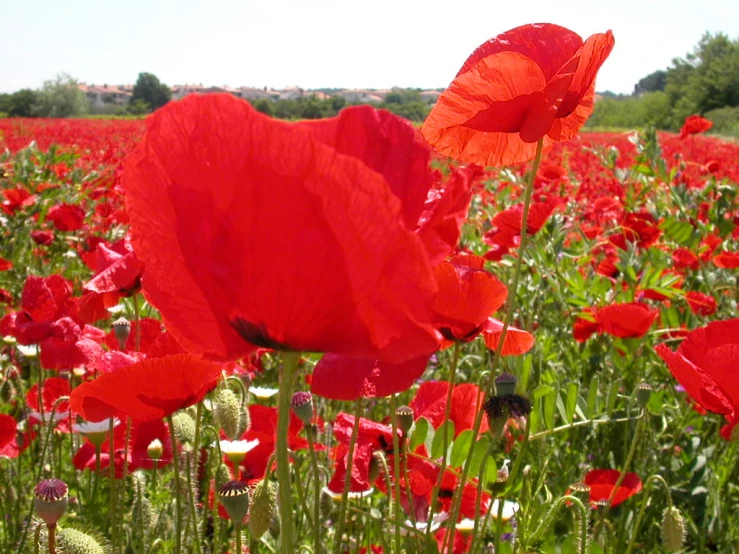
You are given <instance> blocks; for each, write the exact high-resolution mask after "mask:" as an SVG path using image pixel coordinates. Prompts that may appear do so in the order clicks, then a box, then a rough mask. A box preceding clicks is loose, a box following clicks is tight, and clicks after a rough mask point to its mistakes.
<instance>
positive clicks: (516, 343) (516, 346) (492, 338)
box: [482, 317, 534, 356]
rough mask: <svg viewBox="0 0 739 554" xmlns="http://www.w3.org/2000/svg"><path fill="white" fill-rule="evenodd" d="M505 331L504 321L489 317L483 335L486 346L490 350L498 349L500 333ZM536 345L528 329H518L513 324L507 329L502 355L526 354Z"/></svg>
mask: <svg viewBox="0 0 739 554" xmlns="http://www.w3.org/2000/svg"><path fill="white" fill-rule="evenodd" d="M502 332H503V322H502V321H499V320H497V319H495V318H494V317H489V318H488V320H487V322H486V323H485V327H484V328H483V331H482V335H483V337H484V339H485V346H487V347H488V348H489V349H490V350H493V351H497V350H498V343H499V342H500V335H501V333H502ZM533 346H534V336H533V335H532V334H531V333H529V332H528V331H524V330H522V329H517V328H516V327H513V326H511V325H509V326H508V329H507V330H506V334H505V339H504V340H503V350H502V351H501V353H500V355H501V356H520V355H521V354H525V353H526V352H528V351H529V350H531V348H533Z"/></svg>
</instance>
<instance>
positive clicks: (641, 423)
mask: <svg viewBox="0 0 739 554" xmlns="http://www.w3.org/2000/svg"><path fill="white" fill-rule="evenodd" d="M645 419H646V418H645V417H642V418H641V419H639V421H637V422H636V427H635V429H634V438H633V439H631V447H630V448H629V453H628V454H627V455H626V461H625V462H624V467H623V469H622V470H621V474H620V475H619V476H618V479H616V484H615V485H613V490H612V491H611V496H610V497H609V498H608V504H606V507H605V508H603V511H602V512H601V514H600V517H599V518H598V524H597V525H596V526H595V529H594V530H593V540H594V541H595V540H598V535H599V534H600V531H601V529H602V528H603V524H604V523H605V520H606V514H607V513H608V510H610V509H611V506H612V505H613V501H614V500H615V498H616V494H617V493H618V489H619V487H620V486H621V483H623V482H624V479H625V478H626V472H627V471H628V468H629V465H630V464H631V460H633V458H634V454H635V453H636V445H637V444H639V437H640V435H641V430H642V427H644V420H645Z"/></svg>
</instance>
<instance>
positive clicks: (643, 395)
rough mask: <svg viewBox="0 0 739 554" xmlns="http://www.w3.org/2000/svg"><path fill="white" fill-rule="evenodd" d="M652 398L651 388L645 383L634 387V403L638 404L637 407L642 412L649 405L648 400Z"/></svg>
mask: <svg viewBox="0 0 739 554" xmlns="http://www.w3.org/2000/svg"><path fill="white" fill-rule="evenodd" d="M651 396H652V386H651V385H649V384H647V383H641V384H640V385H638V386H637V387H636V401H637V402H638V403H639V407H640V408H641V409H642V410H643V409H644V408H646V407H647V404H649V399H650V398H651Z"/></svg>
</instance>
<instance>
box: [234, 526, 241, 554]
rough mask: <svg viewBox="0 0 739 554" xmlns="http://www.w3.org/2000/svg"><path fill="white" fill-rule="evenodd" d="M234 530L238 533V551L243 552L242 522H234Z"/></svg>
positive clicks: (238, 553) (239, 553) (238, 552)
mask: <svg viewBox="0 0 739 554" xmlns="http://www.w3.org/2000/svg"><path fill="white" fill-rule="evenodd" d="M234 532H235V533H236V553H237V554H241V552H242V548H241V522H240V521H239V522H234Z"/></svg>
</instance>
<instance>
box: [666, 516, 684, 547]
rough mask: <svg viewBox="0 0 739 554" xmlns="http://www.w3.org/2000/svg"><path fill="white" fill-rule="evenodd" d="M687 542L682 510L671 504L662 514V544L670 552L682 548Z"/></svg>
mask: <svg viewBox="0 0 739 554" xmlns="http://www.w3.org/2000/svg"><path fill="white" fill-rule="evenodd" d="M684 542H685V519H684V518H683V515H682V514H681V513H680V510H678V509H677V508H675V507H674V506H670V507H669V508H667V509H666V510H665V512H664V513H663V514H662V544H664V545H665V548H666V549H667V550H668V551H669V552H677V551H679V550H682V548H683V543H684Z"/></svg>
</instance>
